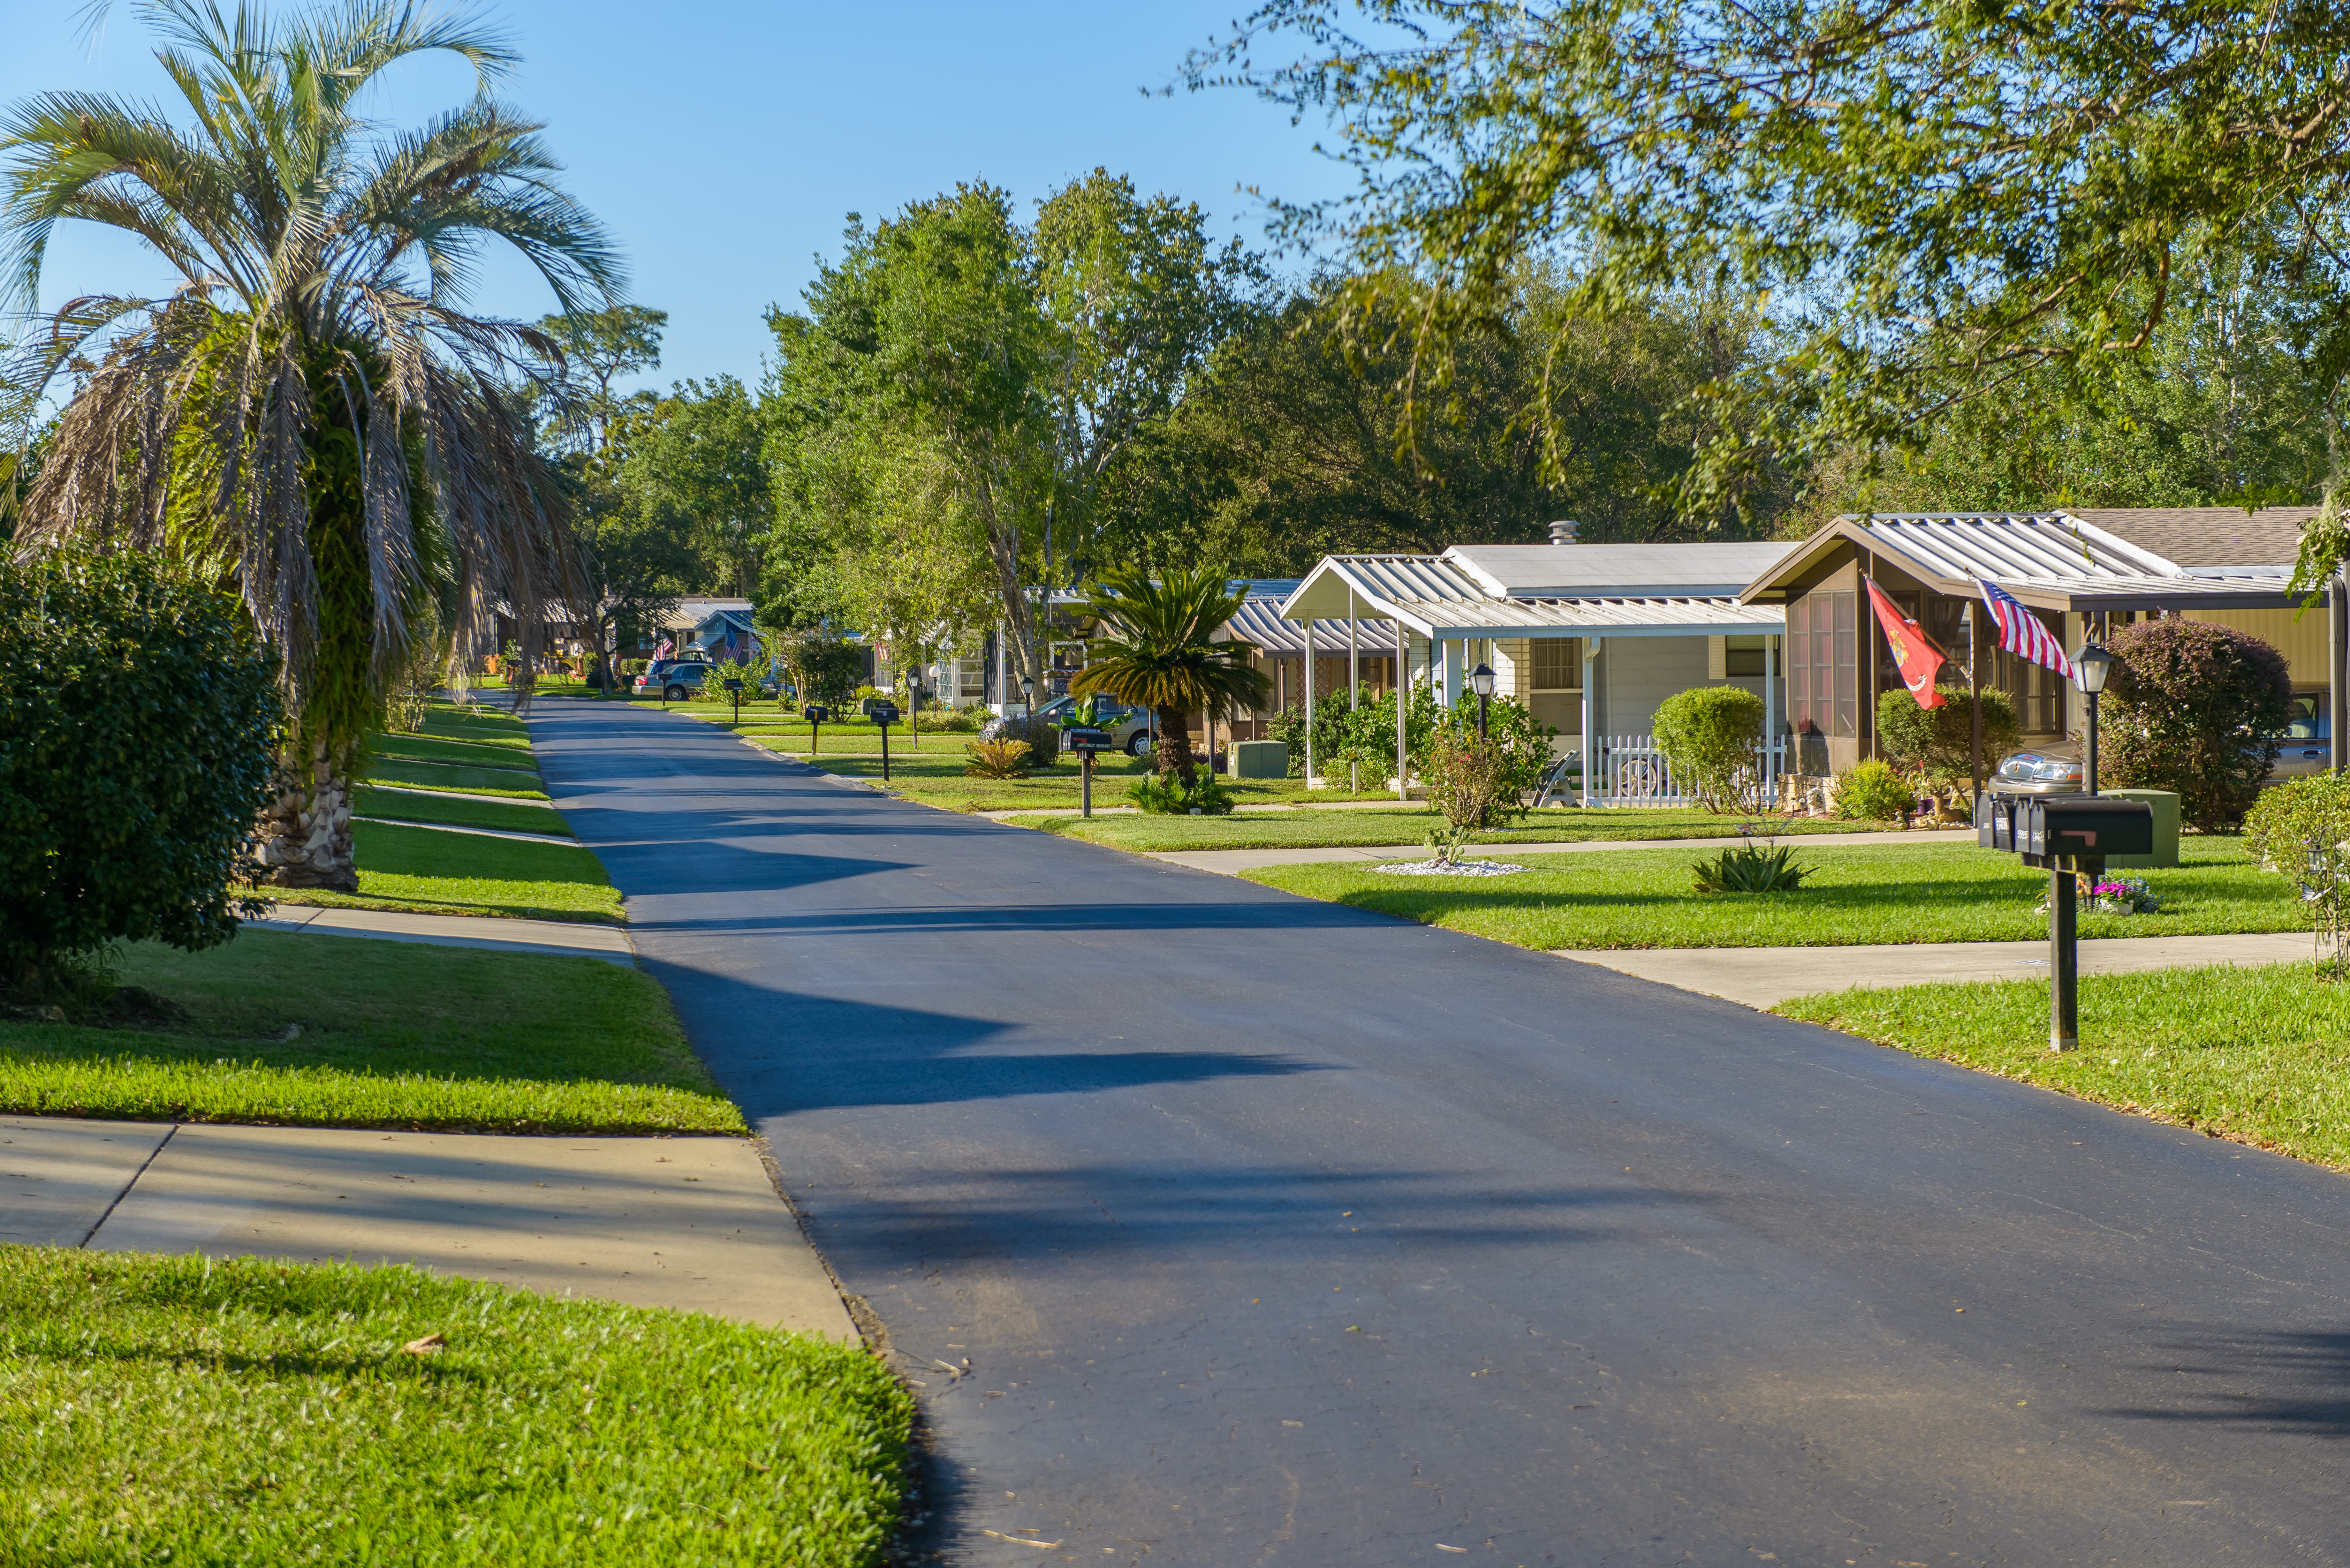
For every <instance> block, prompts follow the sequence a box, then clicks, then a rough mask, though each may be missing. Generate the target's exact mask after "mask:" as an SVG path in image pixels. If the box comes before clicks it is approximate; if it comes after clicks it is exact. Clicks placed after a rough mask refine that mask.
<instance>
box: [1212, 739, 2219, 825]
mask: <svg viewBox="0 0 2350 1568" xmlns="http://www.w3.org/2000/svg"><path fill="white" fill-rule="evenodd" d="M1228 755H1229V756H1230V758H1231V764H1232V777H1233V778H1236V779H1285V778H1287V777H1288V776H1289V742H1286V741H1234V742H1232V745H1231V747H1230V748H1229V749H1228ZM2171 816H2172V819H2173V820H2174V821H2175V820H2176V819H2177V817H2178V811H2177V809H2176V808H2175V807H2174V808H2173V810H2172V812H2171ZM2173 836H2174V838H2175V837H2176V834H2175V833H2174V835H2173Z"/></svg>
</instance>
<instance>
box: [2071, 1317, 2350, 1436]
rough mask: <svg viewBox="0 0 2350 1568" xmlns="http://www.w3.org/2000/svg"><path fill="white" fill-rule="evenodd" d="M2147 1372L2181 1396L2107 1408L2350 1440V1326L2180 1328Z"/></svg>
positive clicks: (2158, 1349) (2140, 1416) (2151, 1417)
mask: <svg viewBox="0 0 2350 1568" xmlns="http://www.w3.org/2000/svg"><path fill="white" fill-rule="evenodd" d="M2152 1348H2153V1350H2154V1352H2155V1357H2154V1358H2153V1359H2149V1360H2147V1361H2145V1362H2143V1363H2141V1364H2140V1366H2139V1368H2138V1370H2139V1371H2141V1372H2142V1373H2144V1374H2145V1375H2147V1376H2151V1377H2158V1378H2164V1379H2167V1380H2168V1383H2169V1385H2170V1386H2171V1387H2172V1388H2173V1389H2175V1391H2176V1393H2175V1397H2174V1402H2173V1403H2170V1404H2168V1405H2163V1406H2139V1407H2125V1408H2116V1409H2113V1410H2108V1411H2105V1412H2102V1413H2103V1414H2106V1415H2113V1416H2120V1417H2129V1418H2132V1419H2137V1420H2143V1421H2197V1422H2204V1423H2210V1424H2218V1425H2225V1426H2237V1427H2254V1428H2266V1429H2269V1430H2272V1431H2294V1432H2305V1433H2308V1434H2309V1435H2311V1436H2313V1437H2320V1438H2350V1330H2343V1329H2335V1330H2318V1329H2275V1330H2270V1331H2266V1332H2262V1331H2249V1332H2248V1331H2246V1330H2245V1329H2242V1328H2241V1327H2238V1326H2236V1325H2234V1324H2213V1325H2210V1327H2209V1328H2208V1329H2206V1330H2204V1331H2202V1332H2200V1333H2196V1332H2191V1331H2190V1332H2188V1333H2183V1334H2182V1333H2178V1332H2174V1333H2173V1334H2171V1335H2170V1336H2169V1337H2168V1339H2166V1340H2164V1341H2161V1342H2158V1343H2157V1344H2156V1345H2154V1346H2153V1347H2152Z"/></svg>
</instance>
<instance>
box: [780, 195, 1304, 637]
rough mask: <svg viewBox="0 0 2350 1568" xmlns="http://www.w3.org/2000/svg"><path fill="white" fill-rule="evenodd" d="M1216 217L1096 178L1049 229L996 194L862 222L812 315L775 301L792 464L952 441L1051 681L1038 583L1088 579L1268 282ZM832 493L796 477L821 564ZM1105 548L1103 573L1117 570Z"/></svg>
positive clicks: (976, 523) (800, 517) (992, 560)
mask: <svg viewBox="0 0 2350 1568" xmlns="http://www.w3.org/2000/svg"><path fill="white" fill-rule="evenodd" d="M1204 222H1205V220H1204V218H1203V216H1202V214H1201V213H1200V212H1199V211H1198V210H1197V209H1196V208H1194V207H1191V206H1187V205H1184V204H1182V203H1179V202H1174V201H1172V200H1170V199H1169V198H1166V197H1163V196H1162V197H1152V198H1149V199H1144V198H1142V197H1140V196H1139V195H1138V194H1137V193H1136V192H1135V191H1134V189H1133V187H1132V185H1131V184H1130V182H1127V181H1125V180H1122V179H1118V178H1114V177H1112V176H1111V175H1109V174H1107V172H1105V171H1095V172H1094V173H1093V174H1092V175H1090V176H1088V177H1087V178H1086V179H1084V180H1081V181H1077V182H1073V183H1072V184H1071V185H1070V186H1069V187H1067V188H1066V189H1065V190H1064V191H1062V192H1057V193H1055V195H1054V196H1052V197H1050V198H1048V199H1047V200H1046V201H1045V202H1041V203H1040V204H1039V209H1038V214H1037V220H1036V223H1035V226H1034V227H1033V228H1030V227H1026V226H1024V225H1023V224H1022V223H1020V222H1019V221H1018V220H1017V218H1016V217H1015V215H1014V212H1013V208H1012V202H1011V200H1010V198H1009V197H1008V196H1007V195H1006V194H1005V193H1004V192H1002V191H1000V190H998V189H996V188H994V187H993V186H989V185H984V184H982V185H965V186H958V187H957V188H956V189H955V190H954V191H953V192H949V193H947V194H944V195H941V196H939V197H936V198H934V199H932V200H931V201H927V202H913V203H910V205H908V206H907V207H906V208H905V209H903V210H902V211H901V212H900V213H898V214H897V215H896V216H895V217H892V218H890V219H889V220H887V221H885V222H883V223H879V224H877V225H874V226H873V227H870V228H868V227H867V226H866V225H865V224H864V223H862V222H861V221H852V222H851V224H850V226H849V229H848V231H847V236H846V241H847V243H846V244H845V246H844V251H843V254H842V256H841V258H840V259H839V260H838V261H837V262H836V263H833V264H830V265H827V266H826V267H825V268H824V269H823V270H822V271H821V273H820V274H819V275H818V277H817V279H816V283H815V284H814V285H812V286H810V287H809V289H808V290H807V294H806V302H807V306H808V310H807V313H806V315H805V316H799V315H791V314H786V313H785V312H782V311H774V312H770V314H769V325H770V326H771V327H772V328H773V329H774V331H775V337H776V348H777V365H776V371H775V379H774V380H773V382H772V383H771V386H770V391H771V393H772V394H773V398H774V400H775V404H776V407H777V420H778V424H777V431H778V436H777V442H778V444H779V446H780V447H781V448H783V449H784V450H782V451H781V452H779V454H778V458H777V461H778V466H779V468H780V469H782V470H783V471H785V472H786V473H797V474H805V473H813V472H817V471H818V470H820V469H821V468H822V467H823V464H822V463H821V462H816V463H804V462H802V461H801V460H800V459H799V458H797V457H795V456H794V455H793V451H794V450H797V449H806V450H809V451H816V450H821V449H823V448H825V447H827V445H828V444H829V443H832V442H834V441H837V440H838V439H840V437H839V432H841V431H847V430H850V429H853V428H863V427H868V426H870V427H874V428H875V429H876V430H878V431H879V439H883V440H885V441H886V440H892V439H897V438H899V436H904V437H907V438H908V439H919V440H920V441H927V442H929V443H931V448H932V450H933V451H934V452H936V454H937V455H938V457H939V459H940V460H941V462H944V463H945V465H946V467H947V470H948V472H951V474H952V475H953V478H954V483H955V485H956V488H957V492H958V493H959V495H960V497H961V500H962V504H963V506H964V507H965V508H966V509H967V512H968V515H969V517H970V519H971V521H972V526H973V528H974V530H975V535H976V537H977V538H978V539H979V540H980V541H982V542H983V545H984V548H985V551H986V559H987V563H988V566H989V568H990V571H991V574H992V576H993V583H994V592H995V599H996V608H997V610H998V612H999V615H1000V619H1001V622H1002V624H1003V626H1004V627H1005V628H1007V641H1008V645H1009V651H1010V652H1011V654H1012V657H1013V660H1014V664H1015V665H1016V667H1017V669H1018V670H1019V672H1020V673H1022V674H1024V675H1026V676H1028V677H1030V678H1031V679H1035V680H1043V679H1044V670H1043V668H1042V664H1043V650H1042V649H1041V648H1040V647H1039V645H1038V642H1037V637H1038V629H1037V628H1038V614H1037V606H1036V605H1035V604H1034V603H1033V602H1032V597H1031V596H1032V591H1033V590H1035V589H1036V588H1038V587H1045V586H1056V585H1059V584H1063V583H1066V582H1068V581H1069V580H1071V577H1072V576H1073V575H1074V572H1073V568H1074V566H1075V565H1076V563H1077V562H1079V561H1080V560H1087V552H1088V550H1089V548H1090V545H1089V542H1090V541H1091V540H1092V538H1093V537H1094V535H1095V534H1096V532H1097V527H1098V525H1099V517H1098V512H1099V504H1100V500H1101V496H1102V493H1103V491H1104V487H1105V486H1106V485H1107V483H1109V478H1108V476H1109V474H1110V472H1111V471H1112V470H1113V469H1114V468H1115V467H1116V465H1117V464H1118V462H1119V461H1120V460H1121V458H1122V457H1123V455H1124V454H1125V453H1126V452H1128V451H1129V450H1130V449H1131V448H1132V447H1133V446H1134V445H1135V444H1136V443H1137V442H1138V441H1139V440H1141V439H1142V438H1143V437H1144V436H1145V435H1146V433H1147V432H1148V431H1150V430H1151V429H1153V428H1154V427H1155V426H1156V425H1157V424H1159V422H1161V421H1164V420H1165V419H1166V417H1167V416H1168V414H1169V412H1170V410H1171V409H1172V408H1173V407H1174V405H1175V403H1176V401H1177V400H1178V399H1179V398H1180V396H1181V394H1182V390H1183V389H1184V387H1185V385H1186V384H1187V381H1188V379H1189V378H1190V377H1191V375H1192V374H1194V373H1195V372H1196V371H1197V369H1198V368H1199V366H1200V365H1201V363H1202V362H1203V360H1204V358H1205V356H1206V355H1207V353H1208V352H1209V351H1210V349H1211V348H1212V347H1213V346H1214V344H1215V342H1216V341H1217V340H1218V339H1219V337H1221V336H1222V334H1223V333H1224V332H1225V331H1227V330H1228V329H1229V327H1231V325H1232V323H1233V322H1234V321H1235V320H1237V319H1238V318H1239V316H1240V300H1241V297H1242V296H1243V293H1244V292H1245V290H1246V289H1247V288H1249V287H1252V286H1253V280H1254V279H1255V278H1256V277H1257V275H1258V274H1257V270H1256V264H1255V263H1254V262H1253V260H1251V259H1250V258H1248V257H1246V256H1245V255H1243V254H1242V253H1241V252H1239V251H1238V250H1237V249H1234V248H1231V247H1227V248H1225V249H1224V250H1222V251H1217V250H1216V249H1215V248H1214V247H1212V246H1211V245H1210V244H1209V243H1208V240H1207V238H1206V235H1205V231H1204ZM820 493H821V492H820V488H819V487H817V486H815V485H813V484H811V483H807V482H806V480H805V479H804V478H792V479H787V480H786V481H785V485H784V501H783V505H782V511H783V514H784V515H783V517H782V519H781V521H780V523H779V527H778V531H777V532H778V535H780V536H781V537H783V538H785V539H787V540H794V541H800V543H794V544H790V545H786V546H785V548H787V549H788V550H789V551H791V552H793V553H794V554H795V555H803V554H804V553H805V550H806V544H805V541H806V540H807V539H808V537H809V536H810V535H811V532H812V531H813V532H814V533H816V534H821V533H822V532H823V531H824V530H823V524H822V523H821V521H820V519H819V518H818V515H817V513H816V511H815V510H813V509H812V507H813V504H814V500H815V498H816V497H817V496H818V495H819V494H820ZM1099 555H1100V552H1099V551H1094V552H1092V556H1093V558H1092V559H1090V560H1087V564H1088V565H1099V564H1100V562H1099V558H1098V557H1099Z"/></svg>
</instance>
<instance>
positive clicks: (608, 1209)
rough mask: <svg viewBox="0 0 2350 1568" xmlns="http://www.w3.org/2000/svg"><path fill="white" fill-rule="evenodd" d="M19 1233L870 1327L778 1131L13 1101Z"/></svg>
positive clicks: (6, 1234)
mask: <svg viewBox="0 0 2350 1568" xmlns="http://www.w3.org/2000/svg"><path fill="white" fill-rule="evenodd" d="M0 1199H5V1200H6V1201H5V1204H0V1241H15V1242H20V1243H24V1244H26V1245H30V1246H56V1247H89V1248H93V1249H96V1250H98V1251H144V1252H159V1251H160V1252H185V1251H201V1252H203V1253H204V1254H205V1255H206V1256H208V1257H215V1258H223V1257H238V1256H252V1257H265V1258H284V1259H288V1260H291V1261H294V1262H325V1261H327V1260H329V1259H337V1258H340V1259H348V1260H350V1261H352V1262H360V1263H377V1262H394V1263H414V1264H416V1265H418V1266H420V1267H421V1268H426V1269H430V1270H432V1271H434V1272H439V1273H448V1274H461V1275H463V1276H465V1277H467V1278H470V1279H480V1280H491V1281H494V1282H498V1283H501V1284H508V1285H515V1286H519V1287H521V1288H524V1289H526V1290H534V1291H538V1292H542V1293H546V1294H549V1295H581V1296H592V1297H598V1298H601V1299H603V1300H607V1301H619V1302H628V1303H631V1304H633V1305H637V1306H653V1307H671V1308H675V1309H678V1310H680V1311H685V1312H701V1313H709V1314H712V1315H714V1316H719V1317H730V1318H736V1319H740V1320H741V1321H743V1322H745V1323H756V1324H766V1325H768V1326H771V1327H775V1328H785V1329H792V1330H795V1331H798V1332H802V1333H807V1334H824V1335H826V1336H827V1337H828V1338H831V1339H836V1340H839V1341H842V1342H844V1343H847V1344H855V1343H857V1341H858V1333H857V1330H856V1327H855V1325H854V1324H851V1322H850V1321H849V1317H848V1311H847V1307H846V1306H845V1305H844V1304H843V1303H842V1302H841V1299H840V1295H839V1293H838V1292H837V1290H835V1289H834V1287H833V1283H832V1280H831V1276H830V1275H828V1274H827V1272H825V1268H824V1265H823V1263H822V1262H820V1261H819V1260H818V1259H817V1257H816V1251H815V1250H814V1249H813V1248H811V1247H810V1246H809V1245H808V1243H807V1240H806V1237H804V1236H803V1235H802V1234H801V1233H800V1229H799V1225H798V1223H797V1221H796V1220H795V1218H794V1217H793V1214H792V1211H791V1210H790V1209H789V1208H788V1207H787V1206H786V1205H785V1203H784V1202H783V1200H782V1199H780V1198H779V1197H778V1196H777V1195H776V1192H775V1185H774V1183H773V1182H772V1180H771V1179H769V1176H768V1173H767V1168H766V1165H765V1162H764V1160H763V1159H762V1158H761V1157H760V1152H759V1148H758V1146H757V1145H755V1144H754V1143H752V1142H751V1141H749V1140H747V1139H743V1138H726V1137H674V1138H646V1137H500V1136H492V1135H486V1134H473V1133H410V1132H402V1133H388V1132H381V1131H373V1130H343V1129H338V1128H321V1127H215V1126H210V1125H203V1124H194V1123H190V1124H182V1125H180V1126H176V1127H174V1126H168V1125H161V1124H155V1123H140V1122H111V1121H76V1120H71V1119H68V1118H64V1117H47V1116H18V1117H0Z"/></svg>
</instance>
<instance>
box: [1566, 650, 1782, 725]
mask: <svg viewBox="0 0 2350 1568" xmlns="http://www.w3.org/2000/svg"><path fill="white" fill-rule="evenodd" d="M1774 641H1775V639H1774ZM1710 642H1711V639H1707V638H1702V637H1619V638H1613V639H1608V640H1607V641H1605V642H1603V643H1601V644H1600V654H1599V665H1598V671H1597V680H1598V691H1597V692H1596V699H1597V701H1596V707H1597V709H1598V712H1597V713H1596V715H1595V722H1596V725H1597V727H1598V729H1599V732H1600V733H1601V734H1603V735H1645V734H1647V733H1648V732H1649V731H1650V730H1651V729H1653V728H1654V727H1655V725H1656V721H1657V710H1658V709H1659V708H1660V707H1662V706H1663V705H1664V702H1665V700H1666V699H1667V698H1669V697H1672V696H1674V695H1676V694H1678V693H1679V692H1682V691H1689V690H1690V689H1691V688H1692V687H1698V686H1737V687H1742V688H1743V689H1745V690H1746V691H1752V692H1753V693H1754V695H1756V696H1757V697H1761V696H1763V695H1764V693H1763V677H1762V676H1759V675H1736V676H1730V677H1727V678H1722V679H1715V678H1713V675H1712V671H1713V670H1714V669H1715V668H1716V667H1717V666H1716V661H1715V660H1714V659H1713V658H1711V649H1710V648H1709V646H1708V645H1709V643H1710ZM1780 657H1783V655H1781V654H1780V653H1779V652H1778V651H1777V650H1776V649H1774V650H1773V670H1776V668H1777V661H1778V659H1779V658H1780ZM1770 682H1771V685H1772V687H1773V692H1772V694H1771V697H1772V701H1773V704H1774V706H1775V709H1776V711H1777V712H1778V715H1779V722H1780V724H1781V726H1782V727H1784V726H1785V724H1786V720H1787V687H1786V680H1785V678H1784V677H1783V676H1782V675H1778V674H1775V673H1774V674H1773V676H1772V677H1771V678H1770Z"/></svg>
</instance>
